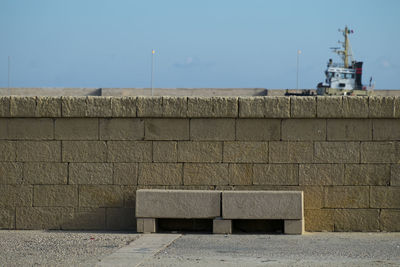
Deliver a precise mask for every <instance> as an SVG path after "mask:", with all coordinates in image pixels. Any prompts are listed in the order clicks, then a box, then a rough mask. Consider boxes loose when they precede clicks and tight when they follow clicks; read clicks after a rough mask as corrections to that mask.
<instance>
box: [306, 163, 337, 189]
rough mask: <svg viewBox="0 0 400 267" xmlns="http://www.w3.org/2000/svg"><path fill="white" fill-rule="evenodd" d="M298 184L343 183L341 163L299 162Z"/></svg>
mask: <svg viewBox="0 0 400 267" xmlns="http://www.w3.org/2000/svg"><path fill="white" fill-rule="evenodd" d="M299 168H300V169H299V183H300V185H343V183H344V166H343V164H300V166H299Z"/></svg>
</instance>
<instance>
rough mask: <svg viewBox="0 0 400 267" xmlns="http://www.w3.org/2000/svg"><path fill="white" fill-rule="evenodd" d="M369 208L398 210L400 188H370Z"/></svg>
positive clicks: (399, 205)
mask: <svg viewBox="0 0 400 267" xmlns="http://www.w3.org/2000/svg"><path fill="white" fill-rule="evenodd" d="M370 197H371V203H370V206H371V208H388V209H399V208H400V187H387V186H371V193H370Z"/></svg>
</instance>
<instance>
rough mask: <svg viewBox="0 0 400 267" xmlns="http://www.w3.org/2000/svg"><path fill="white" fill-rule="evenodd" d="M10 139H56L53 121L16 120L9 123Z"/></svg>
mask: <svg viewBox="0 0 400 267" xmlns="http://www.w3.org/2000/svg"><path fill="white" fill-rule="evenodd" d="M8 137H9V138H10V139H18V140H51V139H54V125H53V120H52V119H33V118H32V119H30V118H26V119H25V118H14V119H11V120H9V121H8Z"/></svg>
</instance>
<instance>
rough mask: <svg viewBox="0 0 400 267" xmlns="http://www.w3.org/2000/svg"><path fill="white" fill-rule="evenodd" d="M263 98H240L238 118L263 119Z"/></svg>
mask: <svg viewBox="0 0 400 267" xmlns="http://www.w3.org/2000/svg"><path fill="white" fill-rule="evenodd" d="M264 109H265V97H240V98H239V118H264V117H265V115H264Z"/></svg>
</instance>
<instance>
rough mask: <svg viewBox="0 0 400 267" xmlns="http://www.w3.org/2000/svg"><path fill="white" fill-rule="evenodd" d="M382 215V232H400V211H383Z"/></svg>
mask: <svg viewBox="0 0 400 267" xmlns="http://www.w3.org/2000/svg"><path fill="white" fill-rule="evenodd" d="M380 215H381V216H380V220H379V221H380V226H381V229H380V230H381V231H387V232H399V231H400V209H382V211H381V214H380Z"/></svg>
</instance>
